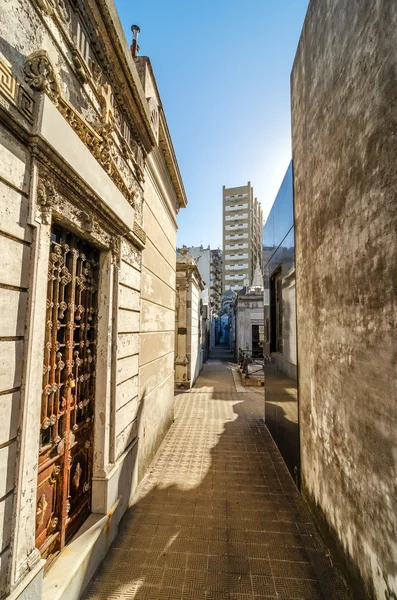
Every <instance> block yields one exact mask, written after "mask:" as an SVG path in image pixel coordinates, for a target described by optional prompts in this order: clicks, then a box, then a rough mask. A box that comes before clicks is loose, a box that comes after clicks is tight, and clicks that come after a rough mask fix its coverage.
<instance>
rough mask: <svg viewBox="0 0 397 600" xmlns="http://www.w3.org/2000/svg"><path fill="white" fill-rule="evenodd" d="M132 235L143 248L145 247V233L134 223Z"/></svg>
mask: <svg viewBox="0 0 397 600" xmlns="http://www.w3.org/2000/svg"><path fill="white" fill-rule="evenodd" d="M132 233H133V234H134V235H135V236H136V237H137V238H138V239H139V240H140V241H141V242H142V244H143V245H144V246H145V245H146V233H145V231H144V230H143V229H142V227H141V226H140V225H139V223H137V222H136V221H134V226H133V228H132Z"/></svg>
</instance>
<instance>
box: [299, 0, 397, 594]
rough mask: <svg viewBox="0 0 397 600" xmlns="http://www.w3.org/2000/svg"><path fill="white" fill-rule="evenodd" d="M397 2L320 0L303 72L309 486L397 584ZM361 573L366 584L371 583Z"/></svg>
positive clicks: (321, 508)
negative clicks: (328, 0) (329, 0)
mask: <svg viewBox="0 0 397 600" xmlns="http://www.w3.org/2000/svg"><path fill="white" fill-rule="evenodd" d="M396 31H397V3H396V2H394V1H392V0H378V1H375V0H363V1H362V2H351V0H333V1H332V2H323V1H322V0H312V2H311V3H310V6H309V10H308V14H307V18H306V22H305V24H304V28H303V33H302V37H301V40H300V43H299V47H298V52H297V56H296V60H295V64H294V68H293V72H292V133H293V161H294V174H295V228H296V265H297V319H298V347H299V385H300V390H299V397H300V428H301V451H302V480H303V487H304V492H305V494H306V496H307V497H308V499H309V500H310V502H311V504H312V506H313V507H315V509H316V511H317V515H318V516H319V519H320V520H322V523H323V525H324V526H325V527H326V528H328V531H329V533H331V534H332V535H333V536H334V540H335V541H336V545H337V546H339V549H342V550H343V552H344V555H345V558H346V565H347V566H348V568H349V569H350V573H351V574H352V575H353V576H354V577H355V579H356V584H357V586H358V588H357V589H358V591H357V592H356V595H355V596H354V597H356V598H379V599H381V598H382V599H383V600H384V599H387V600H391V599H393V598H396V597H397V541H396V540H397V504H396V499H397V427H396V419H397V404H396V397H397V386H396V381H397V363H396V344H397V336H396V299H397V260H396V257H397V236H396V231H397V201H396V197H397V196H396V193H397V170H396V135H397V110H396V107H397V83H396V82H397V43H396ZM360 582H361V585H362V587H361V589H360Z"/></svg>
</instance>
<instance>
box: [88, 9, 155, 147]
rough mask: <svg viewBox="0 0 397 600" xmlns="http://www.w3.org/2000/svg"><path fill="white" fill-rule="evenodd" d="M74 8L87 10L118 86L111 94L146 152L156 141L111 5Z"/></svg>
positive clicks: (128, 50) (140, 89)
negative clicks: (118, 98) (134, 124)
mask: <svg viewBox="0 0 397 600" xmlns="http://www.w3.org/2000/svg"><path fill="white" fill-rule="evenodd" d="M78 4H79V5H82V6H84V5H86V6H88V7H89V8H90V12H91V13H92V15H93V17H94V19H95V22H96V27H97V31H98V32H99V33H100V37H101V41H102V43H103V44H104V47H105V51H106V58H107V60H108V61H109V67H110V69H111V74H112V79H113V81H114V80H115V79H116V78H117V79H118V84H119V85H115V90H117V94H118V95H119V96H122V98H123V100H124V102H125V104H126V106H127V108H128V109H129V111H130V112H131V113H132V114H133V116H134V118H135V120H136V122H137V124H139V133H140V135H141V138H142V141H143V142H144V146H145V149H146V151H147V152H150V150H151V149H152V147H153V146H154V145H155V144H156V139H155V136H154V133H153V130H152V127H151V124H150V113H149V108H148V104H147V101H146V98H145V93H144V90H143V87H142V84H141V81H140V79H139V75H138V71H137V69H136V66H135V64H134V60H133V58H132V56H131V52H130V48H129V46H128V43H127V40H126V37H125V34H124V30H123V27H122V25H121V22H120V18H119V15H118V13H117V10H116V7H115V5H114V2H113V1H112V0H84V1H83V0H79V1H78Z"/></svg>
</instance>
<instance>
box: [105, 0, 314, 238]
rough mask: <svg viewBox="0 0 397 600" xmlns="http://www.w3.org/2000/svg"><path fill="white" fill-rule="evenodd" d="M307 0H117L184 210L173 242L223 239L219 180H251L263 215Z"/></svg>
mask: <svg viewBox="0 0 397 600" xmlns="http://www.w3.org/2000/svg"><path fill="white" fill-rule="evenodd" d="M307 5H308V0H283V1H280V0H245V1H244V2H242V1H240V2H237V1H236V0H212V1H210V0H184V1H182V0H150V1H149V0H132V1H131V0H116V6H117V9H118V11H119V14H120V18H121V21H122V23H123V26H124V29H125V31H126V35H127V39H128V41H129V42H130V41H131V31H130V26H131V25H132V24H133V23H136V24H137V25H139V27H140V28H141V33H140V38H139V46H140V54H141V55H143V56H149V57H150V59H151V62H152V66H153V70H154V73H155V76H156V79H157V84H158V88H159V91H160V95H161V99H162V103H163V107H164V110H165V114H166V117H167V121H168V126H169V129H170V132H171V136H172V139H173V143H174V147H175V152H176V155H177V158H178V163H179V167H180V170H181V173H182V178H183V181H184V185H185V189H186V193H187V197H188V207H187V208H186V209H182V210H181V211H180V212H179V215H178V222H179V231H178V245H182V244H186V245H187V246H191V245H199V244H201V243H202V244H203V245H204V246H207V245H208V244H210V245H211V247H214V248H216V247H218V245H221V244H222V220H221V219H222V186H223V185H226V186H227V187H232V186H238V185H244V184H245V183H246V182H247V181H251V183H252V184H253V186H254V192H255V195H256V196H257V198H258V200H260V202H261V204H262V207H263V211H264V214H265V218H266V216H267V214H268V212H269V210H270V208H271V205H272V202H273V200H274V198H275V196H276V194H277V191H278V188H279V187H280V185H281V182H282V179H283V176H284V173H285V171H286V169H287V167H288V163H289V160H290V157H291V136H290V127H291V124H290V89H289V84H290V73H291V68H292V64H293V60H294V56H295V52H296V47H297V44H298V41H299V36H300V32H301V29H302V25H303V21H304V17H305V13H306V9H307Z"/></svg>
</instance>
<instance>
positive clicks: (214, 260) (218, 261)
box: [177, 246, 222, 312]
mask: <svg viewBox="0 0 397 600" xmlns="http://www.w3.org/2000/svg"><path fill="white" fill-rule="evenodd" d="M185 249H186V251H187V252H186V256H191V257H192V258H194V260H195V261H196V264H197V267H198V270H199V271H200V275H201V277H202V278H203V280H204V284H205V288H204V290H203V292H202V299H203V304H208V305H209V306H210V307H211V308H212V312H217V311H218V310H219V309H220V307H221V304H220V298H221V293H222V251H221V250H220V249H218V248H217V249H215V250H211V248H210V247H209V246H208V247H207V248H204V247H203V246H189V247H188V248H185ZM180 251H181V248H178V249H177V256H180V255H181V252H180Z"/></svg>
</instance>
